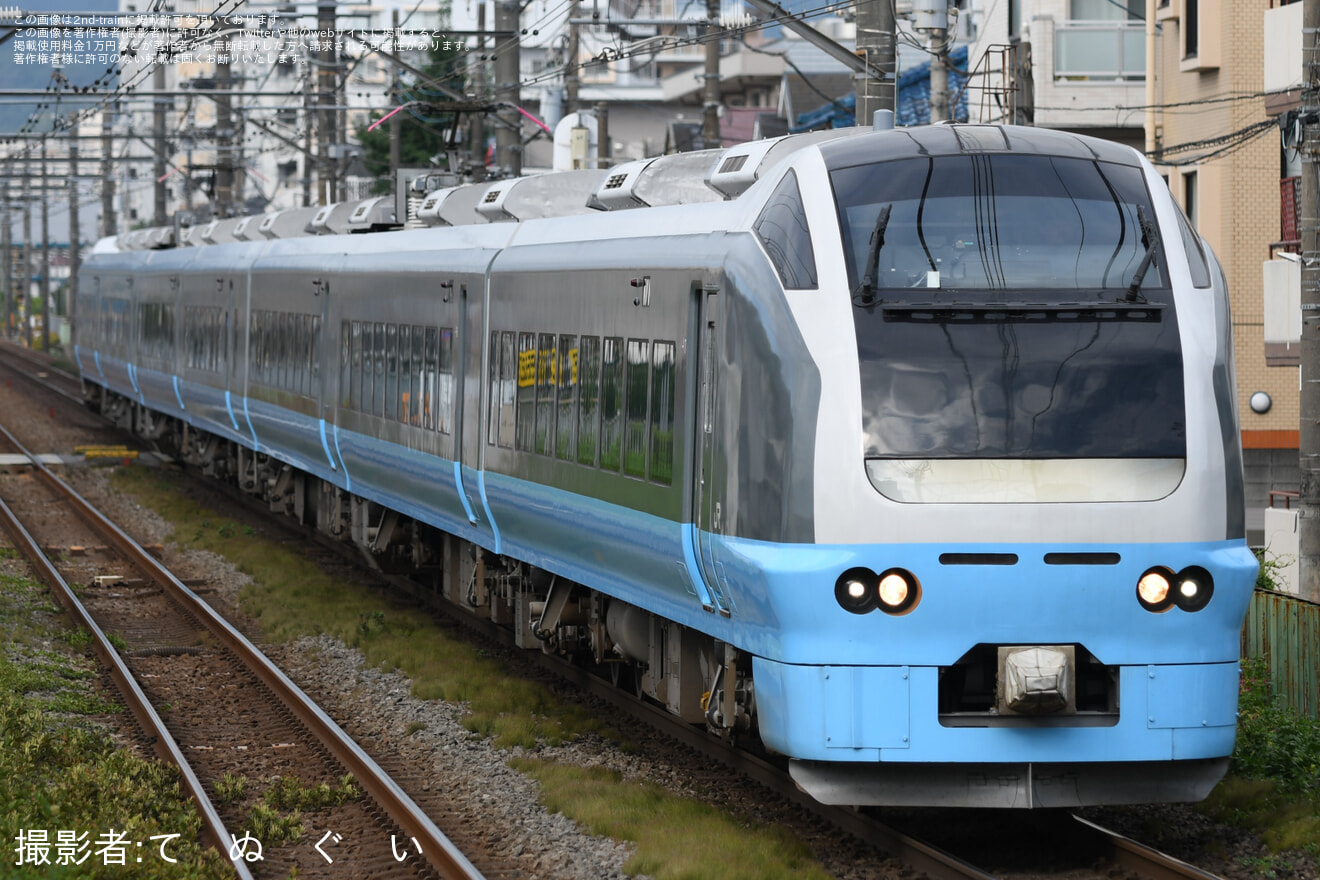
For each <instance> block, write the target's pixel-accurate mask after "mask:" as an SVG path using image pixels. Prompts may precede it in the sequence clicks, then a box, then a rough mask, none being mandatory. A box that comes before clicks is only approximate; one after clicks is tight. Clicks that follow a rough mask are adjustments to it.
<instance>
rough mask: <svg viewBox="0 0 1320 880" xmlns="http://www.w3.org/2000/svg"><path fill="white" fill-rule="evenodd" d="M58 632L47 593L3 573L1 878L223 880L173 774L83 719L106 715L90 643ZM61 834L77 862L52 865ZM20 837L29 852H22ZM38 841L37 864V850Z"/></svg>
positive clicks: (80, 634)
mask: <svg viewBox="0 0 1320 880" xmlns="http://www.w3.org/2000/svg"><path fill="white" fill-rule="evenodd" d="M12 555H13V551H12V550H8V549H7V548H6V549H5V550H3V551H0V557H3V558H5V559H8V558H10V557H11V556H12ZM4 568H5V569H8V570H15V569H16V568H17V566H16V565H14V564H13V563H9V562H6V563H4ZM66 626H67V625H66V623H65V622H64V616H63V612H62V611H61V609H60V608H59V607H58V606H56V605H54V604H53V602H52V600H51V596H50V592H49V591H48V590H47V589H46V587H45V586H43V585H41V584H39V583H36V582H34V581H32V580H29V579H27V578H26V577H21V576H17V575H15V574H11V573H4V574H0V644H3V645H4V652H3V654H0V743H2V744H3V747H0V836H2V837H3V838H4V839H5V841H7V843H6V845H5V852H6V855H5V857H4V858H0V878H9V877H15V878H17V877H22V878H45V877H91V878H111V877H113V878H122V877H125V876H129V874H127V873H126V872H127V871H131V876H133V877H135V878H142V880H158V878H159V880H165V878H181V877H189V878H199V880H210V878H217V880H218V878H222V877H232V876H233V872H232V870H231V869H230V868H229V865H228V861H227V860H226V859H224V858H223V857H222V856H221V855H220V854H219V853H216V852H215V851H214V850H209V849H204V848H203V847H202V845H201V844H200V842H199V837H198V835H199V834H200V831H201V820H200V819H199V818H198V817H197V814H196V812H195V811H194V809H193V806H192V802H191V801H190V800H188V799H187V798H186V797H185V796H184V795H182V794H181V793H180V791H179V784H178V772H177V770H176V769H175V768H174V767H172V766H170V765H168V764H165V763H162V762H160V761H154V760H152V761H147V760H143V759H141V758H138V757H137V756H136V755H134V754H133V753H132V752H131V751H129V750H127V749H124V748H122V747H120V746H118V745H117V744H116V743H114V742H113V740H112V739H111V737H110V735H109V734H108V733H107V731H106V730H105V728H104V727H102V726H100V725H98V724H96V723H95V720H94V719H93V718H92V717H91V716H95V715H98V714H104V713H106V712H111V711H114V707H113V706H111V705H110V704H108V703H106V702H105V701H104V700H103V699H101V698H100V697H99V696H98V695H96V694H95V693H94V691H93V682H94V680H95V679H96V677H97V672H96V664H95V663H94V662H93V661H91V660H89V659H88V658H87V657H86V656H84V652H83V646H85V645H86V644H87V643H88V642H89V641H90V636H89V635H88V634H87V633H86V632H85V631H83V630H72V629H68V628H66ZM33 832H37V834H36V835H33ZM61 832H65V833H69V832H71V833H72V836H73V838H74V839H75V840H77V841H78V844H77V845H76V847H75V848H74V849H73V855H72V856H71V858H72V860H73V861H74V862H77V861H80V860H81V861H82V864H81V865H79V866H76V867H75V866H68V865H60V864H59V860H60V858H61V851H60V850H59V848H58V847H57V843H58V842H59V841H60V839H61ZM110 834H115V835H121V834H122V835H124V839H125V840H127V841H129V843H128V844H127V851H126V852H125V853H124V858H125V864H122V865H121V864H117V863H116V861H117V859H116V856H115V855H114V850H115V848H104V849H103V846H104V844H105V843H107V842H108V835H110ZM20 835H22V837H23V839H24V842H25V843H32V844H33V845H34V846H35V847H36V848H35V849H27V850H24V851H23V853H22V855H20V850H19V847H20V845H21V844H20V842H19V838H20ZM84 835H85V838H84ZM159 835H178V837H176V838H175V839H173V840H172V841H167V842H166V843H165V855H166V856H168V857H169V858H171V859H177V860H178V861H177V864H171V863H169V862H167V861H165V860H164V859H163V858H162V857H161V854H160V853H161V850H160V847H161V841H160V840H155V841H153V840H151V838H152V837H154V836H159ZM43 836H44V837H45V839H46V840H47V841H48V845H47V846H46V847H45V850H44V860H45V862H46V863H45V864H42V863H40V862H41V860H42V859H43V855H42V848H41V847H40V845H39V843H34V842H35V841H39V839H40V837H43ZM139 842H140V843H141V844H142V846H141V848H139V847H137V846H136V844H137V843H139ZM83 844H86V847H85V848H83ZM139 856H141V858H142V861H141V862H140V863H137V862H135V861H134V860H135V859H137V858H138V857H139ZM20 860H22V861H23V862H24V864H22V865H19V864H17V863H18V862H19V861H20ZM107 860H109V862H110V863H109V864H107ZM34 861H35V862H36V863H35V864H34ZM127 865H131V866H132V867H131V868H129V867H127Z"/></svg>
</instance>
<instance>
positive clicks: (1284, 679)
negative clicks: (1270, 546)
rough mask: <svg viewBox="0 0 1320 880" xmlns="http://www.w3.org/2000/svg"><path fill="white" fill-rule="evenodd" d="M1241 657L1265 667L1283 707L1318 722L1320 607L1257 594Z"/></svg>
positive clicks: (1263, 592) (1277, 595) (1245, 628)
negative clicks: (1262, 661) (1255, 659)
mask: <svg viewBox="0 0 1320 880" xmlns="http://www.w3.org/2000/svg"><path fill="white" fill-rule="evenodd" d="M1242 656H1244V657H1264V658H1265V660H1266V661H1268V662H1269V665H1270V675H1271V678H1272V679H1273V681H1274V693H1275V695H1276V696H1277V697H1278V698H1279V700H1280V702H1282V704H1283V705H1284V706H1286V707H1288V708H1290V709H1292V710H1293V711H1295V712H1297V713H1298V714H1299V715H1305V716H1308V717H1310V718H1320V605H1317V604H1315V603H1314V602H1307V601H1305V600H1304V599H1298V598H1296V597H1295V596H1288V595H1285V594H1283V593H1271V592H1268V591H1266V590H1257V591H1256V592H1255V594H1254V595H1253V596H1252V597H1251V608H1250V609H1249V610H1248V611H1247V621H1246V623H1245V624H1243V627H1242Z"/></svg>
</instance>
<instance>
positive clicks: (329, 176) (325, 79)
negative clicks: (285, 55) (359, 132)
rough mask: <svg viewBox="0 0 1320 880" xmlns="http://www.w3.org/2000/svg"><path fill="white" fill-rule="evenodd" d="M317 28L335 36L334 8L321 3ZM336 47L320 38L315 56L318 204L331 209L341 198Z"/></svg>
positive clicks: (323, 0) (333, 5)
mask: <svg viewBox="0 0 1320 880" xmlns="http://www.w3.org/2000/svg"><path fill="white" fill-rule="evenodd" d="M316 27H317V30H318V31H320V33H322V34H327V33H328V34H333V33H334V32H335V4H334V3H332V2H330V0H318V2H317V4H316ZM335 58H336V53H335V44H334V38H333V37H330V38H329V39H327V38H324V37H321V38H319V45H318V47H317V52H316V96H317V100H318V102H319V103H320V110H319V112H318V115H317V123H316V155H317V158H318V160H319V162H318V165H319V169H318V174H317V180H316V203H317V204H318V205H328V204H331V203H332V202H334V201H336V199H337V197H338V188H339V187H338V183H339V181H338V177H339V175H338V174H337V173H336V170H337V169H336V167H335V157H334V155H333V150H332V146H333V144H334V139H335V111H334V109H333V108H334V104H335Z"/></svg>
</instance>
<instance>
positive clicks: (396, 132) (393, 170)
mask: <svg viewBox="0 0 1320 880" xmlns="http://www.w3.org/2000/svg"><path fill="white" fill-rule="evenodd" d="M392 20H393V23H394V31H393V34H394V38H393V40H392V42H391V43H390V45H391V47H392V48H393V50H394V57H395V58H398V57H399V10H398V9H397V8H396V9H395V10H394V15H393V19H392ZM390 97H391V98H393V99H394V103H395V104H396V105H398V104H402V103H403V88H402V86H401V83H400V79H399V65H397V64H396V65H394V77H393V84H392V85H391V86H390ZM399 116H400V114H398V113H395V114H394V115H393V116H391V117H390V186H398V185H399V165H400V159H401V153H402V151H403V144H402V143H401V139H402V137H403V129H402V128H401V127H400V125H401V122H400V119H399Z"/></svg>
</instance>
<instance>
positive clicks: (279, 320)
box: [211, 312, 293, 388]
mask: <svg viewBox="0 0 1320 880" xmlns="http://www.w3.org/2000/svg"><path fill="white" fill-rule="evenodd" d="M274 314H275V387H276V388H288V387H289V334H290V333H292V332H293V328H292V327H291V326H289V325H290V321H289V318H290V317H292V316H291V315H290V314H289V313H288V312H275V313H274ZM211 332H212V333H213V334H214V332H215V322H214V321H212V322H211ZM211 352H212V353H213V355H214V352H215V339H214V337H213V338H212V339H211Z"/></svg>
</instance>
